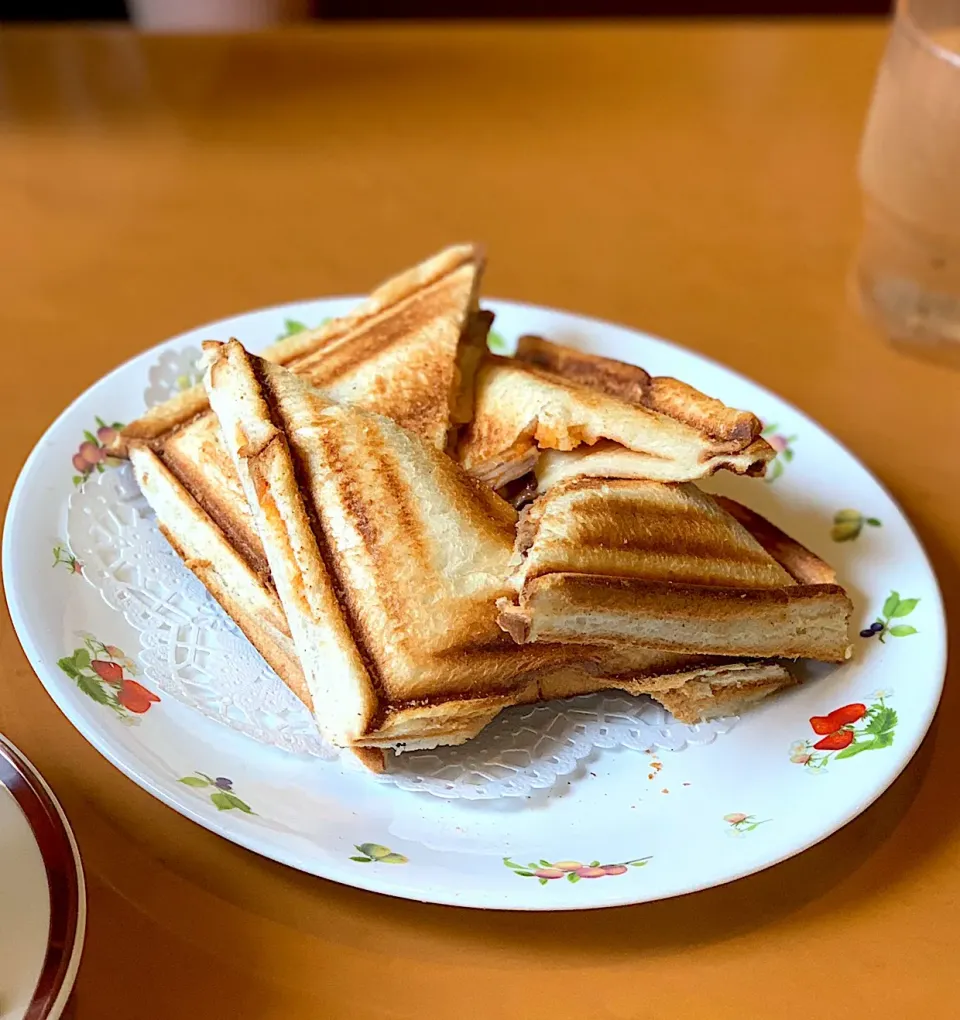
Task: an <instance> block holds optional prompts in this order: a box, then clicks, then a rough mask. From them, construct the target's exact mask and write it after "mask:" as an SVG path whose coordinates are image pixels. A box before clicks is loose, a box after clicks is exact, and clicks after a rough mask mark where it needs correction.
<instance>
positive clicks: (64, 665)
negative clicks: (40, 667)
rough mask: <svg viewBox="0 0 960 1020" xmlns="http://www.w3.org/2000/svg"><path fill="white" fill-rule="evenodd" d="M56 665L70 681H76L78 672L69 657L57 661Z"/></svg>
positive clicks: (71, 658) (71, 657)
mask: <svg viewBox="0 0 960 1020" xmlns="http://www.w3.org/2000/svg"><path fill="white" fill-rule="evenodd" d="M57 665H58V666H59V667H60V668H61V669H62V670H63V671H64V673H66V674H67V676H68V677H70V679H71V680H76V679H77V678H78V677H79V676H80V670H78V669H77V667H76V665H75V664H74V661H73V656H72V655H71V656H70V657H69V658H66V659H57Z"/></svg>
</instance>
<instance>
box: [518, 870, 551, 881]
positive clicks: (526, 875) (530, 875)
mask: <svg viewBox="0 0 960 1020" xmlns="http://www.w3.org/2000/svg"><path fill="white" fill-rule="evenodd" d="M514 874H516V875H522V876H523V877H524V878H533V872H532V871H517V872H514ZM544 882H546V879H544Z"/></svg>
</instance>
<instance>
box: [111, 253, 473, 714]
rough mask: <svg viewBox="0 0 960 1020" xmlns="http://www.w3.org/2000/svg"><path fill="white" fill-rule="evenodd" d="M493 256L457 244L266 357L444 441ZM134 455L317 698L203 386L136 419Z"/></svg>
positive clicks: (465, 390)
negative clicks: (342, 315)
mask: <svg viewBox="0 0 960 1020" xmlns="http://www.w3.org/2000/svg"><path fill="white" fill-rule="evenodd" d="M482 270H483V256H482V253H481V252H480V251H479V249H477V248H475V247H473V246H460V247H456V248H450V249H447V250H446V251H444V252H441V253H440V254H439V255H436V256H434V257H433V258H431V259H429V260H427V261H426V262H424V263H423V264H421V265H419V266H417V267H415V268H414V269H411V270H409V271H407V272H405V273H402V274H401V275H399V276H397V277H396V278H394V279H392V280H390V281H388V282H387V283H385V284H384V285H383V286H381V287H380V288H379V289H377V290H376V291H374V292H373V294H372V295H371V296H370V297H369V298H368V299H367V300H366V301H364V302H363V303H362V304H361V305H360V306H359V307H358V308H357V309H356V311H355V312H354V313H352V314H351V315H348V316H346V317H345V318H342V319H336V320H333V321H331V322H328V323H327V324H325V325H324V326H322V327H321V328H320V329H318V330H314V331H310V332H303V333H298V334H294V335H293V336H290V337H287V338H286V339H284V340H281V341H280V342H279V343H277V344H275V345H274V346H273V347H272V348H270V349H269V350H268V351H267V352H266V357H267V358H268V359H269V360H272V361H274V362H276V363H280V364H285V365H287V366H289V367H290V369H291V370H292V371H295V372H298V373H300V374H302V375H303V376H304V377H305V378H307V379H310V380H311V381H314V382H316V383H318V384H319V385H322V386H324V387H325V388H326V391H327V392H328V393H332V394H334V395H335V396H336V397H337V398H338V399H349V400H354V401H355V402H357V403H358V404H362V405H363V406H366V407H370V408H373V409H376V410H379V411H382V412H384V413H387V414H391V415H394V416H395V417H396V418H397V419H399V420H400V421H402V422H403V423H404V424H405V425H406V426H407V427H408V428H411V429H413V430H414V431H418V432H419V433H420V434H421V435H422V436H423V437H424V438H425V439H426V441H427V442H429V443H431V444H432V445H434V446H436V447H438V448H440V449H443V448H445V447H446V445H447V444H448V442H449V439H450V436H452V435H455V433H456V429H457V426H458V424H459V423H460V422H461V421H463V420H465V419H466V418H468V417H469V416H470V415H471V414H472V380H473V374H474V372H475V369H476V365H477V363H478V362H479V359H480V357H481V354H482V351H483V350H485V347H486V332H487V330H488V329H489V325H490V321H491V316H490V315H489V314H488V313H486V312H482V311H479V310H478V305H477V292H478V288H479V281H480V277H481V274H482ZM114 452H116V453H117V454H119V455H123V456H129V458H130V460H131V461H132V463H133V467H134V471H135V474H136V476H137V480H138V481H139V483H140V486H141V488H142V490H143V492H144V495H145V496H146V498H147V500H148V501H149V502H150V504H151V505H152V507H153V509H154V510H155V511H156V513H157V518H158V523H159V525H160V527H161V529H162V530H163V532H164V534H165V535H166V536H167V539H168V540H169V541H170V543H171V545H172V546H173V547H174V549H176V550H177V551H178V552H179V553H180V555H181V556H182V557H183V559H184V561H185V563H186V564H187V566H188V567H190V569H191V570H193V572H194V573H195V574H196V575H197V576H198V577H199V578H200V580H201V581H203V583H204V584H205V585H206V587H207V588H208V590H209V591H210V592H211V594H212V595H213V596H214V598H216V599H217V601H218V602H219V603H220V604H221V605H222V606H223V608H224V609H225V610H226V611H227V612H228V613H229V614H230V615H231V616H232V617H233V619H234V620H235V621H236V622H237V624H238V625H239V626H240V628H241V629H242V630H243V632H244V633H245V634H246V635H247V637H248V638H249V639H250V640H251V642H252V643H253V644H254V645H255V646H256V647H257V649H258V650H259V651H260V653H261V654H262V655H263V657H264V658H265V659H266V660H267V662H268V663H269V664H270V665H271V666H272V667H273V669H274V670H275V671H276V672H277V673H278V674H279V675H280V677H281V678H282V679H283V680H284V681H285V682H286V683H287V685H288V686H289V687H290V688H291V689H292V690H293V691H294V692H295V693H296V694H297V695H298V696H299V697H300V698H301V699H303V700H304V701H305V702H306V704H307V705H308V706H310V692H309V688H308V687H307V685H306V683H305V681H304V678H303V674H302V671H301V669H300V664H299V659H298V657H297V655H296V653H295V651H294V647H293V643H292V639H291V636H290V632H289V628H288V626H287V622H286V618H285V616H284V613H283V608H282V606H281V604H280V601H279V599H278V598H277V594H276V590H275V588H274V585H273V581H272V578H271V576H270V569H269V564H268V562H267V559H266V556H265V555H264V551H263V547H262V545H261V542H260V538H259V535H258V534H257V530H256V527H255V525H254V521H253V518H252V516H251V513H250V509H249V506H248V503H247V500H246V497H245V495H244V493H243V488H242V486H241V484H240V479H239V478H238V477H237V473H236V469H235V468H234V466H233V462H232V461H231V459H230V457H229V455H228V454H227V451H226V449H225V448H224V446H223V442H222V439H221V435H220V427H219V424H218V422H217V419H216V416H215V415H214V414H213V412H212V411H211V410H210V408H209V402H208V400H207V395H206V391H205V390H204V388H203V386H202V385H201V386H199V387H195V388H193V389H192V390H188V391H186V392H184V393H182V394H180V395H179V396H177V397H175V398H174V399H173V400H171V401H168V402H167V403H166V404H162V405H160V406H158V407H155V408H153V409H151V410H150V411H148V412H147V413H146V414H145V415H144V416H143V417H142V418H141V419H139V420H138V421H135V422H133V423H132V424H131V425H128V426H127V427H126V428H125V429H124V430H123V431H122V432H121V434H120V436H119V438H118V441H117V445H116V447H115V449H114Z"/></svg>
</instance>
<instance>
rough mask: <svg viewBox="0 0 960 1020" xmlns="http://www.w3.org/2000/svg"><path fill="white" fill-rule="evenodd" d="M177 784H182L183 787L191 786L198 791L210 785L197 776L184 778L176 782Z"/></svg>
mask: <svg viewBox="0 0 960 1020" xmlns="http://www.w3.org/2000/svg"><path fill="white" fill-rule="evenodd" d="M177 782H178V783H183V785H184V786H192V787H195V788H196V789H198V790H202V789H205V788H206V787H208V786H209V785H210V784H209V783H208V782H207V781H206V779H201V778H200V777H199V776H184V777H183V778H182V779H178V780H177Z"/></svg>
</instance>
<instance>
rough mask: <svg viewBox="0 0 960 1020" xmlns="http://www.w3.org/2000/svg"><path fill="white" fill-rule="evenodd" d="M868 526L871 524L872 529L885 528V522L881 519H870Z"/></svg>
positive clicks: (868, 519)
mask: <svg viewBox="0 0 960 1020" xmlns="http://www.w3.org/2000/svg"><path fill="white" fill-rule="evenodd" d="M867 524H869V525H870V527H871V528H882V527H883V521H881V520H880V518H879V517H868V518H867Z"/></svg>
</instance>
